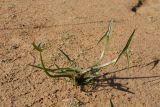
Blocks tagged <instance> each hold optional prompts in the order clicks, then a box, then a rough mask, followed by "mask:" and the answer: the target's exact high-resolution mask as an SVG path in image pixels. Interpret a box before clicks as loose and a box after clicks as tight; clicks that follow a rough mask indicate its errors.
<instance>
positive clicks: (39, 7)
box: [0, 0, 160, 107]
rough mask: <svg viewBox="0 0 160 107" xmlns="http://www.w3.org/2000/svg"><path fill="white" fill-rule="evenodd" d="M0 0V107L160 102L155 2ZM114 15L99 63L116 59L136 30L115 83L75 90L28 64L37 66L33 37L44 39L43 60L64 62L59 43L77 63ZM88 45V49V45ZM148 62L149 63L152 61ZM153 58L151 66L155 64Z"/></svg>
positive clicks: (159, 3)
mask: <svg viewBox="0 0 160 107" xmlns="http://www.w3.org/2000/svg"><path fill="white" fill-rule="evenodd" d="M136 3H137V1H135V0H0V107H109V100H110V99H112V101H113V103H114V105H115V107H159V106H160V102H159V101H160V64H159V63H158V62H157V64H156V63H154V61H155V60H154V59H155V58H160V0H148V1H147V0H145V1H144V3H143V5H142V6H141V7H139V8H138V9H137V11H136V13H135V12H133V11H131V8H132V7H133V6H135V5H136ZM111 19H113V20H114V21H113V33H112V39H111V41H110V45H109V49H108V52H107V54H106V56H105V58H104V59H103V62H106V61H109V60H111V59H112V58H114V57H116V56H117V55H118V53H119V52H120V50H121V49H122V47H123V46H124V45H125V43H126V41H127V39H128V37H129V36H130V34H131V33H132V31H133V30H134V29H136V33H135V35H134V38H133V41H132V45H131V68H130V69H129V70H128V69H123V68H126V67H127V62H126V59H125V58H122V59H121V60H120V61H119V62H118V63H117V65H116V66H115V67H113V66H110V67H109V68H106V69H104V70H103V71H102V72H108V73H110V74H109V75H107V76H108V78H112V79H113V81H114V84H112V85H109V84H107V83H106V81H102V83H103V85H96V86H95V88H94V89H89V88H88V87H87V91H81V90H80V88H76V87H74V86H72V84H71V83H68V82H66V81H65V80H63V79H60V80H58V79H52V78H49V77H48V76H47V75H46V74H45V73H44V72H43V71H41V70H39V69H36V68H33V67H31V66H29V64H38V63H39V56H38V53H37V52H36V51H35V50H33V47H32V43H33V42H36V43H40V42H42V43H44V44H45V51H44V53H43V55H44V60H45V64H46V65H47V66H51V65H53V64H54V63H56V64H58V65H59V66H61V67H63V66H65V65H66V63H65V59H64V57H63V55H62V54H61V53H60V52H59V51H58V48H60V49H62V50H64V51H65V52H66V53H68V54H69V55H70V57H71V58H73V59H74V60H75V61H76V62H77V63H78V64H79V65H80V66H81V67H83V68H87V67H88V66H91V65H92V64H93V63H94V62H95V61H96V59H97V58H98V57H99V56H100V52H101V51H102V50H101V47H102V44H100V45H98V46H96V43H97V41H98V40H99V39H100V38H101V37H102V36H103V34H104V33H105V32H106V30H107V26H108V22H109V21H110V20H111ZM90 48H93V49H90ZM152 62H153V63H152ZM154 64H156V66H154Z"/></svg>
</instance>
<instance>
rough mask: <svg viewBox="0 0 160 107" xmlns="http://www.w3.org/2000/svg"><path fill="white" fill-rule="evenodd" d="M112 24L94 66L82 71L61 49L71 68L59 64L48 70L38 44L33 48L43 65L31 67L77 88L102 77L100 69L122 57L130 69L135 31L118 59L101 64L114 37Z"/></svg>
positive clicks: (41, 46)
mask: <svg viewBox="0 0 160 107" xmlns="http://www.w3.org/2000/svg"><path fill="white" fill-rule="evenodd" d="M112 23H113V21H112V20H111V21H110V22H109V26H108V30H107V32H106V33H105V34H104V36H102V38H101V39H100V40H99V41H98V43H97V45H98V44H99V43H100V42H103V43H104V48H103V51H102V53H101V55H100V58H99V59H98V60H97V62H96V63H95V64H94V65H93V66H90V67H88V68H87V69H81V68H80V67H78V66H77V64H76V62H75V61H73V60H72V59H71V58H70V57H69V56H68V55H67V54H66V53H65V52H64V51H63V50H61V49H59V50H60V52H61V53H62V54H63V55H64V56H65V57H66V58H67V60H68V62H69V64H70V66H67V67H63V68H61V67H59V66H58V65H57V64H55V67H56V68H55V69H51V68H48V67H46V65H45V63H44V61H43V57H42V52H43V51H44V48H43V45H42V44H36V43H33V47H34V49H35V50H37V51H38V52H39V55H40V63H41V64H39V65H31V66H33V67H35V68H38V69H41V70H43V71H44V72H45V73H46V74H47V75H48V76H49V77H52V78H68V79H69V81H70V82H72V83H73V85H75V86H82V85H87V84H89V83H91V82H93V81H94V80H96V79H97V78H98V77H100V76H102V74H101V73H100V69H102V68H104V67H107V66H109V65H115V64H116V63H117V62H118V61H119V59H120V58H121V56H122V55H125V56H126V58H127V60H128V67H129V48H130V44H131V41H132V38H133V35H134V33H135V30H134V31H133V32H132V34H131V36H130V37H129V39H128V41H127V43H126V45H125V46H124V48H123V49H122V51H121V52H120V53H119V55H118V57H117V58H115V59H113V60H111V61H109V62H106V63H104V64H100V62H101V60H102V59H103V57H104V55H105V51H106V49H107V45H108V43H109V40H110V38H111V35H112Z"/></svg>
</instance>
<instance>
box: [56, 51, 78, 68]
mask: <svg viewBox="0 0 160 107" xmlns="http://www.w3.org/2000/svg"><path fill="white" fill-rule="evenodd" d="M59 50H60V52H61V53H62V54H63V55H64V56H65V57H66V58H67V60H68V62H69V63H70V64H71V65H74V66H76V63H75V62H74V61H73V60H71V58H70V57H69V55H67V54H66V53H65V52H64V51H63V50H61V49H59Z"/></svg>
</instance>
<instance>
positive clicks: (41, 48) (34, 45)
mask: <svg viewBox="0 0 160 107" xmlns="http://www.w3.org/2000/svg"><path fill="white" fill-rule="evenodd" d="M32 45H33V47H34V49H36V50H37V51H39V52H42V51H43V45H42V44H41V43H39V44H38V45H36V44H35V42H33V43H32Z"/></svg>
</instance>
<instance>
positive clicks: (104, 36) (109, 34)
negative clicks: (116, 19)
mask: <svg viewBox="0 0 160 107" xmlns="http://www.w3.org/2000/svg"><path fill="white" fill-rule="evenodd" d="M112 22H113V20H111V21H110V22H109V26H108V30H107V32H106V33H105V34H104V35H103V36H102V38H101V39H100V40H99V41H98V43H97V44H99V43H100V42H101V41H102V40H103V39H104V38H106V41H105V42H108V41H109V39H110V36H111V33H112Z"/></svg>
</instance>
